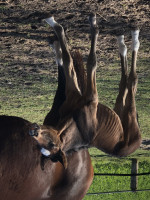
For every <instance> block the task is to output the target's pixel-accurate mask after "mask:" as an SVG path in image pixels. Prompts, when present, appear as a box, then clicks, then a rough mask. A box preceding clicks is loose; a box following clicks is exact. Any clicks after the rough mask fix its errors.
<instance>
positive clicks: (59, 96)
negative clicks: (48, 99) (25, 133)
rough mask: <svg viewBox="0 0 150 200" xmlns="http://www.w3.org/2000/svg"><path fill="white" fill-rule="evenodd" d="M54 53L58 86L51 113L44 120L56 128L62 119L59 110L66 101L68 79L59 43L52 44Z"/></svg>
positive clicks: (46, 123)
mask: <svg viewBox="0 0 150 200" xmlns="http://www.w3.org/2000/svg"><path fill="white" fill-rule="evenodd" d="M52 48H53V51H54V53H55V56H56V64H57V66H58V86H57V91H56V94H55V97H54V101H53V105H52V108H51V110H50V112H49V113H48V114H47V116H46V117H45V119H44V124H45V125H49V126H56V125H57V124H58V121H59V119H60V114H59V109H60V107H61V106H62V104H63V103H64V101H65V99H66V95H65V85H66V79H65V74H64V69H63V61H62V50H61V48H60V44H59V41H57V40H56V41H54V42H53V44H52Z"/></svg>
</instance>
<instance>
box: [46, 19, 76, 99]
mask: <svg viewBox="0 0 150 200" xmlns="http://www.w3.org/2000/svg"><path fill="white" fill-rule="evenodd" d="M45 21H46V22H47V23H48V24H49V25H50V26H51V27H52V28H53V29H54V31H55V33H56V35H57V37H58V40H59V42H60V46H61V49H62V60H63V66H64V72H65V76H66V93H67V94H68V93H69V91H71V93H72V92H76V93H79V94H80V89H79V86H78V82H77V76H76V73H75V70H74V66H73V60H72V57H71V55H70V52H69V50H68V47H67V42H66V37H65V33H64V29H63V27H62V26H61V25H60V24H58V23H57V22H56V21H55V20H54V17H49V18H47V19H45ZM66 97H67V95H66Z"/></svg>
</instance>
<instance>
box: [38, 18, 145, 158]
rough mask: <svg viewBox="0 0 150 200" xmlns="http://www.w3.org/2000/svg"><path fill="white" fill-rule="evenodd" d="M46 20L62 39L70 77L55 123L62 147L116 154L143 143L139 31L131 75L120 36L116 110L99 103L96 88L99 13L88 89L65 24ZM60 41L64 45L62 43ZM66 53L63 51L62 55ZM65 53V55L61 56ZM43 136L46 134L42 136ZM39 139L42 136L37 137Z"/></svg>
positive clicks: (58, 49) (93, 31)
mask: <svg viewBox="0 0 150 200" xmlns="http://www.w3.org/2000/svg"><path fill="white" fill-rule="evenodd" d="M46 22H47V23H48V24H50V25H51V26H52V28H53V29H54V31H55V33H56V35H57V38H58V42H57V45H56V48H55V51H56V54H57V56H56V57H57V58H59V59H58V62H60V63H63V69H64V73H65V79H66V84H65V85H66V87H65V100H64V102H63V104H62V105H61V107H60V110H59V116H60V119H59V122H58V123H57V125H56V126H54V127H51V128H50V129H51V130H50V131H54V130H55V133H56V136H57V137H59V138H60V140H61V142H62V144H61V149H62V150H63V151H64V152H65V153H68V152H70V151H71V150H79V149H81V148H89V147H96V148H98V149H100V150H103V151H104V152H106V153H109V154H111V155H115V156H127V155H129V154H130V153H132V152H134V151H135V150H136V149H137V148H138V147H139V146H140V144H141V133H140V130H139V125H138V121H137V112H136V105H135V94H136V89H137V74H136V60H137V52H138V49H139V40H138V35H139V31H138V30H134V31H132V32H131V33H132V65H131V72H130V73H129V75H128V66H127V48H126V45H125V43H124V36H123V35H121V36H118V43H119V52H120V57H121V67H122V76H121V81H120V88H119V94H118V97H117V99H116V104H115V108H114V110H111V109H110V108H108V107H107V106H104V105H102V104H100V103H98V94H97V88H96V43H97V38H98V28H97V25H96V16H95V15H91V16H90V25H91V34H92V37H91V38H92V39H91V50H90V54H89V57H88V61H87V80H86V84H85V85H86V89H85V90H84V91H81V89H80V87H79V84H78V77H77V74H76V71H75V68H74V64H73V59H72V57H71V54H70V52H69V50H68V47H67V43H66V38H65V34H64V30H63V27H62V26H61V25H59V24H58V23H57V22H56V21H55V20H54V18H53V17H49V18H47V19H46ZM59 45H60V46H59ZM61 54H62V55H61ZM61 56H62V57H61ZM40 137H42V136H40ZM35 139H36V140H37V141H38V137H35Z"/></svg>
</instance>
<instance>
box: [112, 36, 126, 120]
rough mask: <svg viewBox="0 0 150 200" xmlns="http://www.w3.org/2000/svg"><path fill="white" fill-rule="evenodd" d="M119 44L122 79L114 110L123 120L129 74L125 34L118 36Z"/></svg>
mask: <svg viewBox="0 0 150 200" xmlns="http://www.w3.org/2000/svg"><path fill="white" fill-rule="evenodd" d="M117 40H118V45H119V54H120V59H121V80H120V84H119V94H118V96H117V98H116V103H115V107H114V111H115V112H116V113H117V114H118V115H119V117H120V119H121V121H122V115H123V111H124V106H125V99H126V96H127V92H128V89H127V76H128V64H127V47H126V45H125V43H124V35H120V36H118V37H117Z"/></svg>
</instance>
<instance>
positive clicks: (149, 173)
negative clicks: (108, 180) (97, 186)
mask: <svg viewBox="0 0 150 200" xmlns="http://www.w3.org/2000/svg"><path fill="white" fill-rule="evenodd" d="M145 175H150V172H147V173H138V174H112V173H107V174H105V173H95V174H94V176H145Z"/></svg>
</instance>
